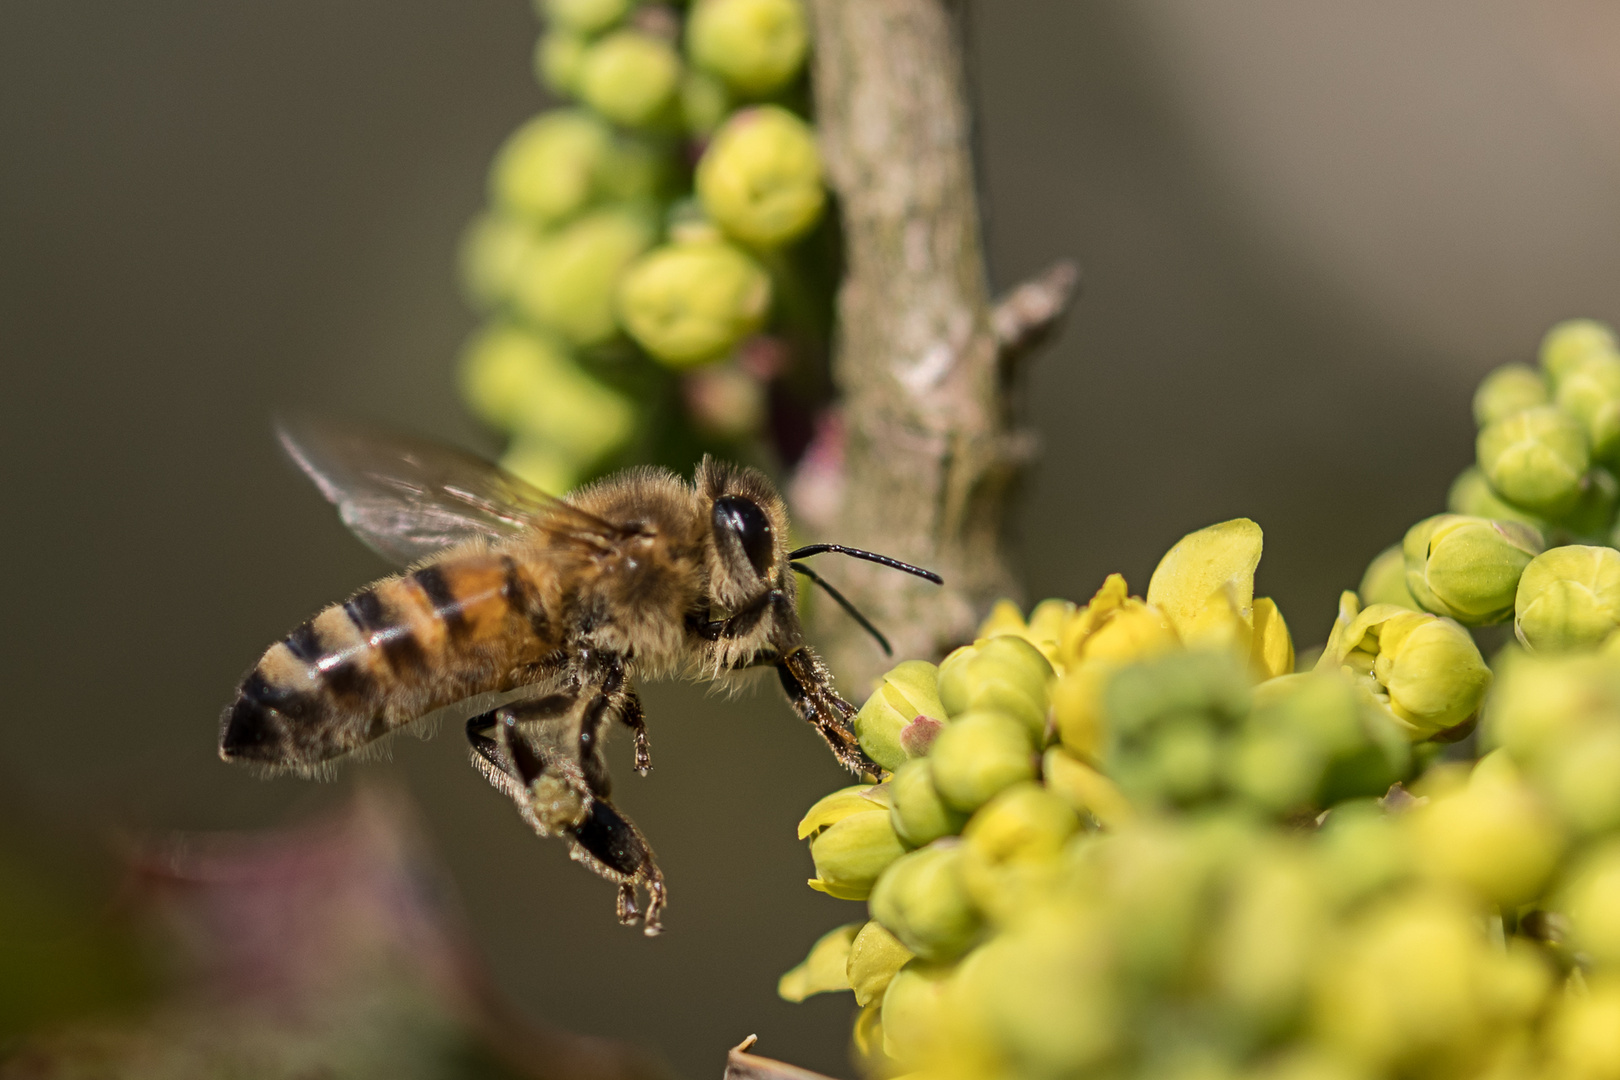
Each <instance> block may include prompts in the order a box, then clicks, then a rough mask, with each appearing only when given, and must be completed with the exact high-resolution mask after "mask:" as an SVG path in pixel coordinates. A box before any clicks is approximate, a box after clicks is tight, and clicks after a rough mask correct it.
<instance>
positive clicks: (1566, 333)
mask: <svg viewBox="0 0 1620 1080" xmlns="http://www.w3.org/2000/svg"><path fill="white" fill-rule="evenodd" d="M1617 351H1620V349H1617V347H1616V344H1615V337H1614V331H1613V330H1611V329H1610V328H1609V327H1608V326H1607V325H1605V324H1604V323H1600V322H1598V321H1597V320H1595V319H1566V320H1565V321H1564V322H1561V323H1559V324H1558V325H1556V326H1554V327H1553V328H1552V329H1551V330H1548V331H1547V336H1546V337H1544V338H1542V339H1541V366H1542V368H1543V369H1544V370H1545V371H1546V372H1547V374H1548V375H1550V376H1552V380H1553V382H1554V383H1557V382H1559V381H1561V380H1562V379H1563V377H1564V376H1565V375H1566V374H1567V373H1568V372H1569V371H1571V370H1572V369H1573V368H1575V367H1576V366H1577V365H1579V364H1580V362H1581V361H1582V360H1585V359H1586V358H1587V357H1589V356H1593V355H1608V356H1613V355H1615V353H1616V352H1617Z"/></svg>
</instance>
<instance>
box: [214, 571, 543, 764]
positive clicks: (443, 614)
mask: <svg viewBox="0 0 1620 1080" xmlns="http://www.w3.org/2000/svg"><path fill="white" fill-rule="evenodd" d="M545 606H546V605H545V604H544V603H542V602H541V599H540V597H539V596H538V594H537V592H536V590H535V588H534V587H533V584H532V582H530V581H529V580H528V578H527V577H526V576H525V575H524V574H523V573H522V572H521V571H520V569H519V567H518V565H517V564H516V563H515V562H514V561H513V560H512V559H511V558H509V557H506V556H502V555H495V554H479V555H473V556H465V557H461V558H455V559H450V560H446V561H444V562H441V563H435V564H430V565H428V566H425V567H423V568H421V569H419V570H415V571H412V572H410V573H407V574H401V575H399V576H397V577H391V578H385V579H384V580H382V581H379V582H377V583H376V584H375V585H372V586H370V587H369V588H366V589H362V590H361V591H360V592H358V593H356V594H355V595H354V596H352V597H350V598H349V599H348V600H346V601H344V602H343V603H341V604H333V605H332V606H331V607H329V608H327V609H326V610H324V611H322V612H321V613H320V614H319V615H316V616H315V617H314V618H313V619H311V620H309V621H308V622H306V623H304V624H303V625H302V626H300V627H298V629H296V630H294V631H293V632H292V633H290V634H288V635H287V636H286V637H285V638H284V639H282V640H281V641H279V642H277V643H276V644H275V645H272V646H271V647H270V648H269V650H267V651H266V652H265V654H264V656H263V657H261V658H260V660H259V662H258V664H256V665H255V666H254V668H253V670H252V671H250V672H249V673H248V675H247V677H246V678H245V679H243V680H242V685H241V686H240V688H238V690H237V697H236V701H235V703H234V704H233V705H232V706H231V707H230V708H229V709H228V710H227V711H226V713H225V716H224V719H223V723H222V726H221V731H220V754H221V756H223V757H226V758H247V759H251V760H255V761H261V762H264V763H266V764H275V765H291V766H299V765H313V764H316V763H318V762H322V761H326V760H329V759H331V758H335V757H340V756H342V755H343V754H346V753H349V752H350V751H353V750H355V749H358V748H359V747H361V746H363V745H365V744H366V743H368V742H370V741H372V740H373V739H376V738H377V737H379V736H381V735H384V734H387V733H388V732H389V731H392V730H393V729H395V728H397V727H399V726H401V725H403V724H406V723H409V722H410V721H411V720H414V719H416V718H417V717H419V716H421V715H423V714H424V713H427V712H430V711H431V710H433V709H435V708H438V707H439V706H441V705H447V704H450V703H451V702H454V701H458V700H460V699H461V698H464V697H468V696H470V695H472V694H476V693H481V692H483V691H485V690H500V689H507V688H508V687H509V685H511V683H512V680H513V678H514V676H515V674H516V672H517V671H518V670H519V669H521V668H523V667H524V666H525V665H528V664H533V663H535V662H536V661H538V660H539V659H540V658H541V657H543V656H545V655H546V654H547V653H549V652H551V651H553V650H554V649H555V648H556V647H557V645H558V643H559V642H558V641H557V640H556V635H555V634H554V632H553V631H552V626H553V620H551V619H548V618H547V616H546V611H545Z"/></svg>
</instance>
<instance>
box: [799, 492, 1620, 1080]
mask: <svg viewBox="0 0 1620 1080" xmlns="http://www.w3.org/2000/svg"><path fill="white" fill-rule="evenodd" d="M1260 550H1261V536H1260V530H1259V528H1258V527H1257V526H1256V525H1254V523H1252V522H1249V521H1243V520H1239V521H1233V522H1227V523H1225V524H1222V525H1217V526H1213V527H1211V528H1209V529H1205V530H1201V531H1199V532H1196V533H1193V534H1191V535H1190V536H1188V537H1186V538H1185V539H1183V540H1182V541H1181V542H1180V543H1178V544H1177V545H1176V546H1175V547H1174V548H1172V549H1171V550H1170V552H1169V553H1167V554H1166V556H1165V557H1164V559H1163V560H1162V561H1161V562H1160V564H1159V567H1158V569H1157V570H1156V571H1155V573H1154V575H1153V578H1152V580H1151V581H1150V583H1149V587H1148V590H1147V594H1146V596H1145V597H1140V598H1139V597H1132V596H1130V595H1129V593H1128V590H1127V588H1126V585H1125V583H1124V581H1123V580H1122V579H1120V578H1119V577H1117V576H1115V577H1111V578H1109V579H1108V581H1107V582H1105V583H1104V585H1103V587H1102V588H1101V589H1100V590H1099V591H1098V593H1097V594H1096V595H1095V596H1094V597H1093V598H1092V600H1091V602H1090V603H1089V604H1087V605H1085V606H1084V607H1078V608H1077V607H1075V606H1074V605H1073V604H1069V603H1067V602H1064V601H1057V600H1049V601H1045V602H1043V603H1042V604H1040V605H1037V606H1036V607H1035V609H1034V610H1033V611H1031V612H1030V615H1029V617H1028V618H1027V619H1025V618H1024V617H1023V615H1022V614H1021V613H1020V612H1019V611H1018V610H1017V608H1015V607H1014V606H1013V605H1011V604H1001V605H998V606H997V608H996V609H995V610H994V611H993V612H992V614H991V615H990V617H989V619H988V620H987V621H986V622H985V624H984V625H983V626H982V627H981V636H980V638H979V640H978V641H976V642H975V643H974V644H973V645H970V646H967V647H965V648H963V649H960V650H958V651H957V652H955V653H953V654H951V656H949V657H947V658H946V660H945V661H944V662H943V663H942V664H940V665H939V667H938V668H937V669H936V668H934V667H933V665H930V664H925V663H920V662H916V661H912V662H907V663H905V664H901V665H899V666H898V667H897V668H895V669H894V670H893V671H891V672H890V673H889V674H888V675H887V676H885V678H884V679H883V681H882V683H881V684H880V685H879V686H878V687H877V688H876V690H875V691H874V693H873V694H872V696H871V697H870V698H869V699H868V700H867V702H866V704H865V705H864V706H863V707H862V709H861V711H860V713H859V715H858V716H857V719H856V731H857V734H858V736H859V737H860V739H861V743H862V746H863V748H865V749H866V751H867V753H868V754H869V755H870V756H872V757H873V759H874V760H876V761H877V762H879V763H880V764H881V765H883V767H884V769H885V770H886V773H887V774H886V775H885V777H884V778H883V781H882V782H881V783H878V784H873V785H858V786H855V787H852V788H846V789H844V790H842V791H839V792H835V793H833V794H832V795H829V796H828V797H827V798H825V799H823V800H821V801H820V802H819V803H817V804H816V806H814V807H812V808H811V810H810V812H809V813H808V814H807V815H806V816H805V818H804V820H803V822H801V825H800V836H801V837H802V838H804V839H807V840H808V841H809V842H810V852H811V857H812V860H813V862H814V863H815V867H816V878H815V879H814V880H812V882H811V885H812V886H813V887H815V888H817V889H820V890H821V891H824V892H827V893H829V894H831V895H833V896H835V897H839V898H841V899H846V900H857V901H858V900H865V901H867V905H868V918H866V919H864V920H861V921H858V922H852V923H850V924H848V925H846V926H842V927H839V928H838V929H836V930H834V931H832V932H830V933H829V934H827V935H825V936H824V937H823V938H822V939H821V940H820V941H818V942H817V943H816V944H815V945H814V947H813V948H812V949H811V951H810V954H809V956H808V957H807V958H806V960H805V962H804V963H803V964H801V965H800V966H798V967H797V968H795V969H794V970H792V971H790V972H789V973H788V974H787V975H785V976H784V977H783V979H782V982H781V986H780V992H781V993H782V995H783V996H784V997H787V998H789V999H790V1000H802V999H803V998H804V997H806V996H808V995H810V994H815V993H826V992H837V991H850V992H852V993H853V994H854V995H855V999H856V1003H857V1005H858V1006H860V1010H861V1011H860V1013H859V1015H858V1019H857V1021H856V1023H855V1027H854V1043H855V1047H856V1054H857V1059H858V1061H859V1063H860V1064H861V1067H862V1069H863V1071H864V1072H866V1073H867V1074H868V1075H871V1076H882V1077H887V1076H894V1075H900V1074H905V1075H908V1076H916V1077H919V1078H923V1077H941V1078H961V1080H979V1078H1000V1077H1008V1078H1014V1077H1018V1078H1022V1077H1031V1078H1036V1077H1039V1078H1057V1077H1093V1076H1095V1077H1110V1078H1114V1077H1119V1078H1125V1077H1150V1076H1151V1077H1156V1078H1157V1077H1166V1076H1169V1077H1180V1076H1188V1077H1192V1076H1197V1077H1200V1078H1204V1077H1234V1078H1235V1077H1249V1076H1253V1077H1263V1078H1276V1080H1294V1078H1299V1080H1305V1078H1310V1080H1315V1078H1324V1080H1327V1078H1334V1080H1337V1078H1347V1080H1373V1078H1382V1077H1390V1078H1395V1077H1429V1076H1434V1077H1451V1076H1457V1077H1492V1078H1498V1077H1499V1078H1504V1080H1505V1078H1509V1077H1514V1078H1518V1077H1523V1078H1535V1080H1542V1078H1547V1080H1550V1078H1552V1077H1565V1076H1578V1077H1587V1076H1590V1077H1594V1078H1595V1077H1611V1076H1613V1077H1620V1037H1617V1036H1615V1035H1613V1034H1611V1033H1620V1011H1617V1010H1620V966H1617V967H1616V968H1615V974H1614V975H1613V976H1610V975H1608V974H1607V973H1606V970H1607V969H1606V967H1605V965H1607V964H1610V963H1616V964H1620V657H1610V656H1607V655H1604V656H1596V657H1585V658H1574V659H1570V660H1559V661H1553V660H1547V659H1542V658H1538V657H1533V656H1528V655H1520V656H1517V657H1515V658H1514V659H1513V660H1512V662H1511V663H1509V664H1508V665H1507V666H1506V668H1505V671H1506V674H1505V675H1504V677H1503V686H1502V687H1501V689H1500V692H1499V693H1498V694H1497V695H1496V697H1495V699H1494V701H1493V703H1492V704H1491V706H1490V708H1489V709H1488V710H1487V718H1486V720H1485V722H1484V724H1483V726H1482V728H1481V732H1480V736H1479V738H1480V739H1481V740H1482V742H1483V745H1484V747H1485V748H1486V749H1490V750H1492V751H1493V752H1491V753H1490V754H1489V755H1488V756H1486V757H1485V758H1484V759H1482V760H1481V761H1479V762H1478V764H1473V763H1471V762H1468V761H1466V760H1461V759H1459V760H1455V761H1453V760H1449V759H1448V758H1447V757H1446V755H1445V753H1444V748H1445V746H1446V745H1448V744H1447V743H1445V742H1442V741H1438V740H1451V739H1457V738H1459V737H1462V736H1464V735H1465V734H1466V733H1468V732H1470V731H1471V730H1472V728H1473V725H1474V723H1475V721H1476V720H1477V717H1478V714H1479V711H1480V708H1481V704H1482V702H1483V700H1484V698H1485V693H1486V690H1487V688H1488V687H1489V685H1490V682H1491V673H1490V670H1489V669H1488V668H1487V667H1486V665H1485V663H1484V661H1483V659H1482V658H1481V657H1480V655H1479V652H1478V650H1477V649H1476V648H1475V647H1474V645H1473V643H1472V640H1471V639H1470V637H1469V636H1468V633H1467V631H1466V630H1464V629H1463V628H1462V627H1461V626H1460V625H1459V624H1457V623H1456V622H1454V621H1452V620H1450V619H1447V618H1445V617H1442V616H1439V615H1435V614H1433V613H1427V612H1417V611H1414V610H1412V609H1411V608H1407V607H1400V606H1396V605H1390V604H1371V605H1368V606H1366V607H1363V606H1362V604H1361V602H1360V598H1359V597H1357V596H1356V595H1355V594H1354V593H1347V594H1346V595H1345V596H1344V598H1343V599H1342V601H1341V607H1340V611H1339V614H1338V619H1337V621H1336V622H1335V625H1334V629H1333V634H1332V637H1331V638H1330V640H1329V642H1328V644H1327V646H1326V647H1325V648H1324V650H1323V652H1322V655H1321V658H1320V659H1319V660H1318V661H1317V662H1316V663H1315V665H1314V666H1313V668H1312V669H1311V670H1309V671H1301V672H1295V671H1294V670H1293V669H1294V659H1295V658H1294V652H1293V646H1292V643H1291V641H1290V639H1289V634H1288V631H1287V627H1286V625H1285V623H1284V622H1283V620H1282V617H1281V614H1280V613H1279V612H1278V611H1277V609H1276V606H1275V605H1274V604H1271V603H1270V602H1269V601H1267V600H1265V599H1263V598H1262V599H1256V598H1255V597H1254V595H1253V593H1254V589H1253V585H1254V574H1255V570H1256V567H1257V566H1258V563H1259V560H1260ZM1610 957H1612V958H1613V960H1610ZM1610 978H1614V979H1615V980H1617V981H1616V983H1614V984H1612V985H1611V983H1610V981H1609V980H1610Z"/></svg>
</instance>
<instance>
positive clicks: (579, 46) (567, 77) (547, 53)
mask: <svg viewBox="0 0 1620 1080" xmlns="http://www.w3.org/2000/svg"><path fill="white" fill-rule="evenodd" d="M587 44H589V39H587V38H586V37H585V35H584V34H580V33H576V32H575V31H573V30H569V29H567V28H566V27H558V28H557V29H555V30H552V31H551V32H549V33H546V34H542V35H541V36H540V40H539V41H537V42H535V46H534V75H535V78H536V79H538V80H539V81H540V85H541V86H544V87H546V88H547V89H548V90H550V91H552V92H553V93H556V94H561V95H564V96H573V95H575V94H578V93H579V76H580V72H581V71H583V70H584V69H585V48H586V46H587Z"/></svg>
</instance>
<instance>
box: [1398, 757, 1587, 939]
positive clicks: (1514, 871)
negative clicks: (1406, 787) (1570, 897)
mask: <svg viewBox="0 0 1620 1080" xmlns="http://www.w3.org/2000/svg"><path fill="white" fill-rule="evenodd" d="M1493 759H1494V760H1493ZM1410 827H1411V830H1412V842H1413V845H1414V847H1413V850H1414V853H1415V855H1416V859H1417V865H1418V867H1419V868H1421V869H1422V870H1423V871H1424V872H1426V873H1429V874H1432V875H1434V876H1436V877H1439V878H1442V879H1445V880H1448V881H1455V882H1459V883H1461V884H1464V885H1467V886H1469V887H1470V888H1472V889H1474V890H1475V891H1477V892H1478V893H1479V894H1480V895H1481V896H1483V897H1485V898H1486V899H1488V900H1489V901H1490V902H1492V903H1496V904H1501V905H1503V906H1504V907H1517V906H1518V905H1520V904H1524V903H1528V902H1529V901H1530V900H1532V899H1534V898H1535V897H1536V896H1537V895H1538V894H1539V893H1540V891H1541V888H1542V886H1543V885H1544V884H1546V882H1547V879H1548V877H1549V876H1550V875H1551V874H1552V871H1553V868H1554V867H1555V866H1556V865H1557V864H1558V856H1559V853H1560V852H1561V851H1562V850H1563V846H1564V838H1563V836H1562V834H1561V833H1560V831H1559V829H1558V827H1557V824H1556V823H1555V822H1554V821H1553V820H1552V818H1551V816H1550V815H1549V814H1548V813H1547V811H1546V808H1545V807H1544V806H1542V804H1541V802H1540V800H1539V799H1537V798H1536V795H1535V793H1534V792H1533V791H1531V789H1530V788H1529V786H1528V785H1526V784H1525V783H1524V782H1523V781H1522V780H1521V779H1520V778H1519V776H1518V773H1517V771H1516V770H1515V769H1514V768H1513V766H1512V765H1511V764H1510V763H1509V762H1508V759H1507V756H1506V754H1505V752H1504V751H1501V750H1498V751H1495V752H1494V753H1492V754H1491V755H1489V756H1488V757H1486V758H1484V759H1482V760H1481V761H1480V762H1479V764H1477V765H1476V766H1475V767H1474V773H1473V775H1472V776H1471V777H1470V779H1469V781H1468V783H1467V784H1466V785H1464V786H1462V787H1461V788H1459V789H1455V790H1452V791H1449V792H1445V793H1442V794H1439V795H1436V796H1433V797H1431V798H1430V800H1429V802H1428V803H1427V804H1426V805H1424V806H1421V807H1418V808H1417V809H1415V810H1414V811H1413V812H1412V814H1411V817H1410Z"/></svg>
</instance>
